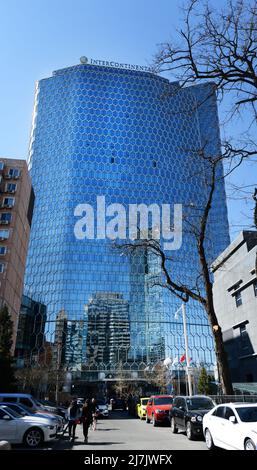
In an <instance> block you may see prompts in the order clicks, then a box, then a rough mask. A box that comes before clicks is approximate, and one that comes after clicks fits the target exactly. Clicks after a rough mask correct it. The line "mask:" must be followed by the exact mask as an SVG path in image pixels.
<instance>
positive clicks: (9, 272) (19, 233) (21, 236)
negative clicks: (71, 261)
mask: <svg viewBox="0 0 257 470" xmlns="http://www.w3.org/2000/svg"><path fill="white" fill-rule="evenodd" d="M33 206H34V192H33V188H32V186H31V180H30V176H29V173H28V167H27V163H26V161H25V160H13V159H7V158H0V307H2V306H3V305H7V307H8V309H9V312H10V314H11V317H12V320H13V324H14V333H13V351H12V352H14V348H15V341H16V335H17V328H18V319H19V311H20V305H21V297H22V292H23V280H24V271H25V264H26V257H27V249H28V243H29V235H30V227H31V221H32V214H33Z"/></svg>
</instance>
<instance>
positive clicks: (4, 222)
mask: <svg viewBox="0 0 257 470" xmlns="http://www.w3.org/2000/svg"><path fill="white" fill-rule="evenodd" d="M0 224H3V225H7V224H9V220H4V219H3V220H2V219H0Z"/></svg>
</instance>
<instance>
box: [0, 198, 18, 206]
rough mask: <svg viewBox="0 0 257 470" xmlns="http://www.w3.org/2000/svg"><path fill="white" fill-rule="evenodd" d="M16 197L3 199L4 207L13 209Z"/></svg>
mask: <svg viewBox="0 0 257 470" xmlns="http://www.w3.org/2000/svg"><path fill="white" fill-rule="evenodd" d="M14 201H15V199H14V197H5V198H4V199H3V204H2V207H13V206H14Z"/></svg>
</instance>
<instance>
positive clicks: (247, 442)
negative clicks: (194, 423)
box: [203, 403, 257, 450]
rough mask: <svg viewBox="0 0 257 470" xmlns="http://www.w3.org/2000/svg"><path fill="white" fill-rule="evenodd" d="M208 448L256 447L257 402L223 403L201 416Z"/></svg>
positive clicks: (241, 448) (249, 448) (253, 448)
mask: <svg viewBox="0 0 257 470" xmlns="http://www.w3.org/2000/svg"><path fill="white" fill-rule="evenodd" d="M203 433H204V436H205V441H206V445H207V447H208V449H213V448H214V447H215V446H217V447H221V448H222V449H227V450H256V449H257V403H254V404H252V403H225V404H222V405H218V406H215V408H213V410H211V411H209V412H208V413H207V414H206V415H205V416H204V417H203Z"/></svg>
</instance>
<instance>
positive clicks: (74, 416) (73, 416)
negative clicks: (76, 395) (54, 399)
mask: <svg viewBox="0 0 257 470" xmlns="http://www.w3.org/2000/svg"><path fill="white" fill-rule="evenodd" d="M80 416H81V412H80V408H79V406H78V404H77V400H72V402H71V404H70V406H69V408H68V430H69V438H70V441H71V442H73V441H74V440H75V434H76V427H77V424H78V423H79V420H80Z"/></svg>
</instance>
